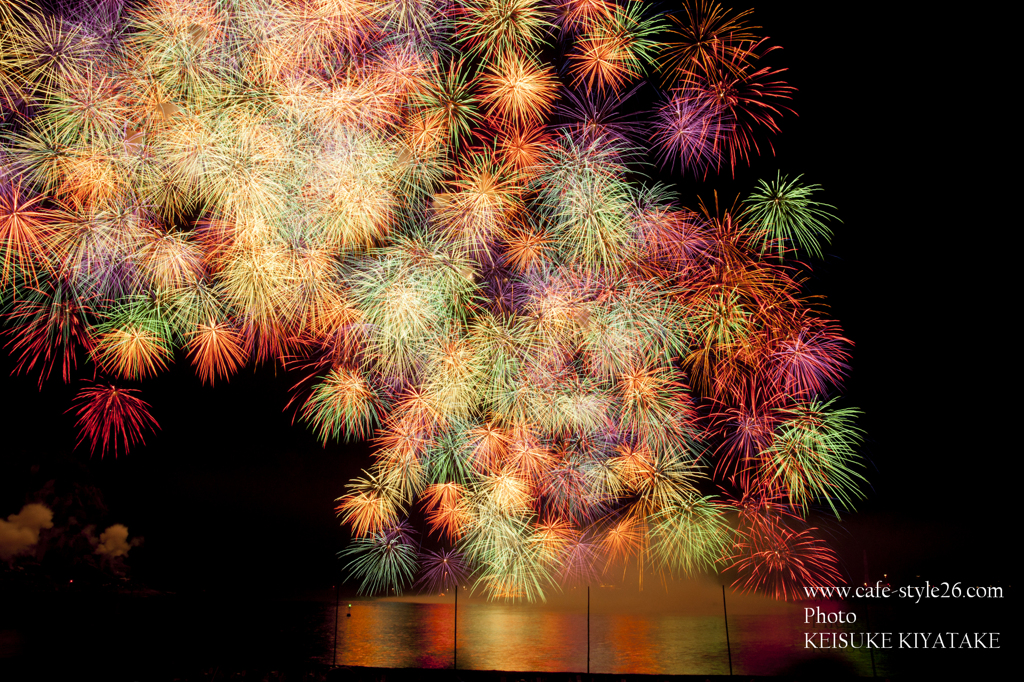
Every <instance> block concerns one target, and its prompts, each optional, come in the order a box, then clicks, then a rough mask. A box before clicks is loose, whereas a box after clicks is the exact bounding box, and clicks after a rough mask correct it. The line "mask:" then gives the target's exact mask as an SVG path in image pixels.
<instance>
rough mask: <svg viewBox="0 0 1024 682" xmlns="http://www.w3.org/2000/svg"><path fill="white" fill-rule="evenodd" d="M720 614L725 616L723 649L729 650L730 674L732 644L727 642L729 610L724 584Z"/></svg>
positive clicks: (730, 671) (730, 669)
mask: <svg viewBox="0 0 1024 682" xmlns="http://www.w3.org/2000/svg"><path fill="white" fill-rule="evenodd" d="M722 615H723V616H724V617H725V650H726V651H728V652H729V674H730V675H732V646H730V644H729V610H728V609H727V608H726V607H725V585H722Z"/></svg>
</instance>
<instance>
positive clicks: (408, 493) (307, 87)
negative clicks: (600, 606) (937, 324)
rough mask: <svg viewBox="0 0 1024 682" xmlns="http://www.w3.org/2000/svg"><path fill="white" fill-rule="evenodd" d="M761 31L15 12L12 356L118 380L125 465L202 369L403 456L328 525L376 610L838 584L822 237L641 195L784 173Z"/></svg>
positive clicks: (380, 452)
mask: <svg viewBox="0 0 1024 682" xmlns="http://www.w3.org/2000/svg"><path fill="white" fill-rule="evenodd" d="M749 22H750V14H749V12H743V13H732V12H729V11H726V10H723V9H722V8H720V7H718V6H716V5H711V4H708V3H704V2H701V3H699V4H693V3H690V4H687V5H686V6H684V7H683V8H682V9H680V10H679V11H678V12H676V13H674V14H671V15H668V16H662V15H660V14H658V13H657V10H656V9H655V8H654V7H653V6H651V5H648V4H646V3H642V2H635V1H630V2H626V3H624V4H616V3H615V2H612V1H610V0H550V1H544V0H457V1H455V2H448V1H446V0H147V1H146V2H140V3H127V2H123V0H85V1H83V2H79V3H75V2H71V1H70V0H69V2H67V3H65V4H62V5H59V6H56V7H48V8H46V9H43V8H35V7H31V6H29V5H27V4H26V3H25V2H24V1H23V0H0V26H2V33H0V67H2V68H0V104H2V107H3V108H2V113H3V115H4V119H3V123H4V125H3V127H2V129H0V285H2V289H3V296H4V301H5V304H6V308H5V318H6V322H7V328H8V333H9V342H8V349H9V351H10V352H11V353H12V354H13V355H14V356H15V358H16V361H17V363H18V370H19V371H24V372H33V373H38V375H39V380H40V382H43V381H44V380H46V379H47V378H48V377H51V376H53V375H59V376H60V377H61V378H63V379H64V380H65V381H69V380H72V379H73V378H74V377H75V376H76V366H77V363H89V364H90V365H91V370H92V371H93V373H94V375H95V376H96V380H95V381H92V382H88V383H87V384H86V385H85V387H84V388H83V389H82V391H81V392H80V394H79V396H78V399H77V400H76V404H75V406H74V409H75V411H76V413H77V415H78V423H79V426H80V428H81V433H82V437H83V440H84V441H87V442H89V443H90V444H91V446H92V447H93V449H94V450H96V449H99V450H100V451H101V452H103V453H111V452H112V453H114V454H116V453H117V452H119V451H125V450H127V449H128V448H129V447H130V446H132V445H133V444H134V443H137V442H138V441H140V440H141V439H142V437H143V435H144V433H145V432H146V431H147V430H149V429H151V428H152V427H153V426H155V424H156V422H155V421H154V419H153V417H152V416H151V415H150V408H149V405H148V404H147V403H146V402H144V401H143V400H142V399H141V398H140V397H139V396H138V390H137V389H132V388H125V387H124V385H123V382H125V381H127V382H133V383H135V382H138V381H140V380H145V379H146V378H148V377H151V376H153V375H155V374H157V373H158V372H161V371H165V370H167V369H168V368H169V367H170V366H171V364H172V363H173V362H174V361H175V355H176V353H177V354H178V355H179V361H183V359H184V356H186V355H187V358H188V359H189V360H190V361H191V362H192V364H193V365H194V367H195V371H196V373H197V374H198V376H199V377H200V378H201V379H202V380H203V381H204V382H208V383H210V384H213V383H215V382H217V381H225V380H227V379H229V377H231V375H232V374H234V373H235V372H237V371H238V370H239V369H241V368H243V367H245V366H247V365H251V364H258V363H263V362H275V363H280V364H281V365H282V366H284V367H286V368H287V369H288V370H290V371H294V372H295V373H296V376H297V377H303V378H302V379H298V378H297V383H296V389H295V395H294V396H293V398H292V400H293V401H294V403H293V404H294V405H295V406H296V408H295V409H296V410H297V413H298V414H299V415H300V416H301V417H302V419H304V420H305V421H306V422H307V423H308V424H309V425H310V426H311V427H312V428H313V429H314V430H315V431H316V432H317V433H318V434H319V435H320V436H321V437H322V438H323V439H324V441H327V440H330V439H370V438H372V439H373V440H374V442H375V443H376V450H375V452H376V455H375V459H376V461H375V463H374V464H373V465H372V466H371V467H370V468H369V469H368V470H367V471H365V472H364V475H363V476H362V477H361V478H359V479H357V480H354V481H352V482H351V483H350V484H349V487H348V490H347V492H346V493H345V494H344V495H343V496H342V497H341V498H339V505H338V512H339V514H340V516H341V518H342V520H343V521H344V523H346V524H348V525H349V526H350V528H351V530H352V532H353V534H354V536H355V539H354V541H353V543H352V545H351V546H350V547H349V549H348V550H347V551H346V554H347V555H349V556H350V557H351V560H350V564H349V565H350V568H351V571H352V573H353V574H354V575H355V576H357V577H358V578H359V579H360V580H361V581H362V586H363V588H364V589H367V590H371V591H376V590H382V589H396V590H401V589H402V587H403V586H408V585H409V584H410V583H412V582H413V581H414V580H416V576H417V574H418V575H419V578H418V581H419V583H420V584H422V585H426V586H428V587H429V588H430V589H443V588H445V587H446V586H451V585H453V584H456V583H457V582H460V581H467V580H471V581H474V583H475V585H476V586H477V587H478V588H479V589H481V590H482V591H484V592H485V593H486V594H488V595H489V596H492V597H503V598H511V599H519V598H524V599H531V600H532V599H537V598H543V597H544V591H545V590H547V589H550V588H551V586H553V585H558V584H564V583H566V582H570V581H574V580H577V581H578V580H589V579H592V578H593V577H594V576H595V575H597V574H600V573H602V572H604V571H606V570H610V569H612V568H613V567H618V568H620V569H621V568H622V567H623V566H624V565H626V564H630V565H635V566H637V567H638V568H639V569H640V571H641V574H642V573H643V572H644V571H655V572H660V573H664V574H676V573H691V572H694V571H698V570H702V569H704V568H709V567H714V566H716V565H722V564H724V565H725V566H732V567H735V568H736V569H737V570H739V571H740V576H741V577H740V578H739V579H738V581H737V584H738V585H739V586H742V587H745V588H750V589H761V590H765V591H768V592H770V593H773V594H775V595H777V596H780V597H791V596H794V595H793V593H792V588H793V586H794V585H802V584H831V583H832V582H834V581H836V580H838V579H839V573H838V568H837V562H836V557H835V555H834V553H833V552H832V551H831V550H830V549H828V548H827V546H825V545H824V543H822V542H821V541H820V540H818V539H816V538H815V537H814V536H813V535H812V534H811V531H812V530H813V529H810V528H808V527H807V525H806V523H805V522H804V521H803V519H804V518H805V517H806V515H807V513H808V512H809V510H810V508H811V507H812V505H818V506H820V505H825V506H827V507H828V508H830V509H832V510H834V511H837V512H838V510H839V509H841V508H844V507H848V506H849V503H850V501H851V499H852V498H854V497H856V496H857V495H858V485H857V484H858V480H859V479H860V475H859V474H858V471H857V469H858V457H857V455H856V446H857V444H858V441H859V432H858V430H857V429H856V427H855V426H854V425H853V421H854V418H855V416H856V414H855V411H853V410H850V409H840V408H837V407H835V405H834V400H833V399H830V397H829V395H828V393H829V391H830V390H832V389H834V388H835V387H837V385H838V384H839V383H840V382H841V380H842V377H843V375H844V372H845V370H846V362H847V360H848V351H847V349H848V345H849V344H848V342H847V341H846V340H845V339H844V338H843V337H842V335H841V332H840V330H839V328H838V326H837V325H836V324H835V323H834V322H831V321H830V320H828V319H826V318H825V317H823V316H822V314H821V312H820V310H816V309H815V308H814V306H812V305H811V302H810V300H809V298H808V297H807V296H806V295H805V294H803V292H802V291H801V282H800V275H799V273H800V271H801V266H799V265H797V264H796V262H795V261H792V260H787V259H792V258H793V257H794V256H795V255H797V254H798V253H799V251H800V250H802V251H803V252H805V253H807V254H810V255H818V254H820V248H821V247H820V242H822V241H824V240H827V239H828V237H829V236H830V233H829V229H828V227H827V225H826V221H827V220H828V219H829V218H830V217H831V216H830V215H829V214H828V212H827V209H828V208H829V207H828V206H826V205H824V204H821V203H818V202H816V201H815V196H816V192H817V189H818V188H817V187H816V186H814V185H806V184H802V183H801V182H800V179H799V178H797V179H795V180H791V179H788V178H785V177H779V176H776V177H775V178H774V179H772V180H769V181H763V182H761V183H760V185H759V186H758V187H756V188H754V189H753V190H752V193H751V194H750V195H749V197H748V198H747V199H746V200H745V201H744V202H741V203H737V204H734V205H733V207H732V208H729V209H726V210H722V209H720V208H719V207H718V206H717V205H716V206H714V207H713V209H708V208H705V207H704V206H701V211H700V212H694V211H690V210H687V209H685V208H681V207H679V206H677V205H676V204H675V202H674V198H673V196H672V193H671V191H670V190H669V189H668V188H667V187H665V186H663V185H660V184H656V183H650V182H646V181H645V180H644V176H643V175H642V173H643V171H644V170H645V168H646V169H647V170H650V169H651V168H650V167H649V166H646V164H647V163H649V161H650V160H653V159H655V158H657V159H658V160H659V161H660V163H661V166H662V167H663V168H665V169H668V170H673V171H675V172H681V173H684V174H688V175H689V176H691V177H695V178H698V179H701V178H707V177H713V176H714V175H715V174H717V173H718V172H719V171H731V170H732V169H734V168H735V166H736V165H737V164H745V163H748V162H749V161H750V160H751V158H752V157H754V156H757V155H758V154H759V152H760V150H761V149H762V148H765V147H766V146H767V145H769V144H770V143H769V137H770V136H771V135H772V134H774V133H775V132H777V130H778V121H779V119H780V117H781V116H782V114H783V113H784V111H785V110H786V107H785V103H786V101H787V100H788V97H789V95H790V93H791V90H792V88H790V87H789V86H787V85H786V84H785V83H784V82H783V81H782V80H781V79H780V74H779V72H777V71H775V70H773V69H771V68H769V67H768V66H766V65H765V63H764V59H763V58H764V56H765V55H766V54H767V53H768V52H770V51H771V49H770V48H769V47H767V46H766V44H765V42H764V40H762V39H761V38H760V37H759V36H758V35H757V34H756V30H757V27H754V26H751V25H750V23H749ZM655 85H657V86H659V87H664V88H666V91H665V92H664V93H663V94H662V95H660V100H658V103H656V104H655V105H654V107H653V111H651V112H649V113H644V112H637V111H633V112H630V113H629V114H628V115H626V114H623V112H626V111H627V109H628V107H627V105H628V104H629V102H631V101H633V100H635V101H639V100H641V99H643V96H644V95H643V94H640V95H638V94H637V93H638V92H642V93H643V92H648V91H651V92H653V90H654V88H655ZM630 98H633V100H630ZM178 351H184V352H183V353H178ZM414 513H420V514H422V516H421V517H420V516H417V518H423V519H424V522H423V523H424V524H425V525H424V526H422V527H421V531H419V532H417V531H416V530H415V529H414V526H413V525H412V524H411V523H410V521H409V520H408V518H409V517H410V515H411V514H414ZM427 528H428V529H429V530H425V529H427ZM424 535H429V536H431V537H436V538H438V542H439V543H440V545H441V548H440V549H439V550H437V551H432V550H426V549H422V548H421V546H420V545H421V540H422V538H423V536H424Z"/></svg>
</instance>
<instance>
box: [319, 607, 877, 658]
mask: <svg viewBox="0 0 1024 682" xmlns="http://www.w3.org/2000/svg"><path fill="white" fill-rule="evenodd" d="M342 611H343V612H342V615H341V618H340V619H339V631H338V643H337V649H338V650H337V656H338V663H341V664H345V665H358V666H371V667H388V668H404V667H423V668H450V667H451V666H452V642H453V632H452V627H453V615H454V605H453V604H452V603H447V604H445V603H440V604H438V603H433V604H417V603H408V602H398V601H370V600H367V601H359V602H353V603H352V609H351V613H352V615H351V617H346V616H345V615H344V611H345V609H344V607H343V609H342ZM332 625H333V623H332ZM803 631H804V627H803V626H802V625H800V623H799V619H798V618H795V617H792V616H791V615H789V614H781V615H780V614H775V615H740V616H730V618H729V635H730V641H731V647H732V660H733V672H734V673H735V674H748V675H772V674H781V673H782V672H784V671H785V670H787V669H789V668H792V667H793V666H795V665H797V664H800V663H801V662H806V661H809V660H810V659H812V658H813V657H814V652H813V651H807V650H805V649H803ZM590 646H591V653H590V670H591V672H595V673H646V674H676V675H686V674H690V675H693V674H703V675H724V674H728V673H729V660H728V652H727V650H726V641H725V629H724V625H723V621H722V618H721V616H709V615H671V614H625V613H603V614H593V615H592V616H591V619H590ZM842 658H843V660H844V662H845V663H847V664H848V665H850V666H852V667H853V669H854V670H855V671H856V673H857V674H859V675H864V676H870V675H871V663H870V659H869V655H868V653H867V652H865V651H862V650H858V651H846V652H844V655H843V657H842ZM458 667H459V668H462V669H471V670H522V671H526V670H529V671H538V672H582V671H585V670H586V669H587V616H586V612H582V613H577V612H568V611H557V610H545V609H543V608H537V607H532V606H524V605H510V604H501V603H469V604H460V605H459V622H458Z"/></svg>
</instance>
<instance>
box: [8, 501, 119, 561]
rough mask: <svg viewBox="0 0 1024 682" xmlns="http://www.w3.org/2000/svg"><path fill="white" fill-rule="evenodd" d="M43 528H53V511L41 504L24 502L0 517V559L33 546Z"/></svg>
mask: <svg viewBox="0 0 1024 682" xmlns="http://www.w3.org/2000/svg"><path fill="white" fill-rule="evenodd" d="M44 528H53V512H52V511H50V510H49V509H48V508H46V507H44V506H43V505H41V504H35V503H33V504H26V505H25V506H24V507H22V508H21V511H20V512H18V513H17V514H11V515H10V516H8V517H7V520H6V521H4V520H3V519H0V559H5V560H6V559H10V558H11V557H13V556H14V555H15V554H19V553H21V552H24V551H25V550H27V549H29V548H30V547H32V546H34V545H35V544H36V543H37V542H39V531H41V530H42V529H44ZM126 532H127V529H126Z"/></svg>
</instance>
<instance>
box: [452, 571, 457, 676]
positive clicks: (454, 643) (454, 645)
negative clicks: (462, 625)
mask: <svg viewBox="0 0 1024 682" xmlns="http://www.w3.org/2000/svg"><path fill="white" fill-rule="evenodd" d="M453 633H454V634H453V637H452V639H453V641H452V670H458V669H459V584H458V583H456V584H455V627H454V628H453Z"/></svg>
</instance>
